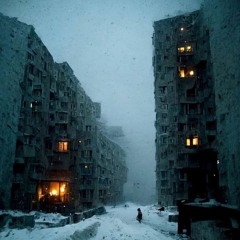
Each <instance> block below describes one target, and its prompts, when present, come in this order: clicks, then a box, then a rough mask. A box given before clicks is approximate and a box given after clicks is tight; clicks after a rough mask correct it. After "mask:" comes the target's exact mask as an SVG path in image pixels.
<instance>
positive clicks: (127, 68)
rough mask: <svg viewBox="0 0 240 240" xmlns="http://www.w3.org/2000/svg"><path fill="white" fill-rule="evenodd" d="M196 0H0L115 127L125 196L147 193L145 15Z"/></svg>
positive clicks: (150, 188) (157, 15)
mask: <svg viewBox="0 0 240 240" xmlns="http://www.w3.org/2000/svg"><path fill="white" fill-rule="evenodd" d="M200 2H201V0H0V12H2V13H3V14H4V15H7V16H10V17H17V18H18V19H19V20H20V21H22V22H25V23H27V24H31V25H33V26H34V27H35V31H36V33H37V34H38V35H39V36H40V38H41V39H42V41H43V43H44V44H45V45H46V47H47V48H48V50H49V51H50V53H51V54H52V56H53V58H54V60H55V61H56V62H63V61H67V62H68V63H69V65H70V66H71V67H72V69H73V71H74V73H75V75H76V77H77V78H78V79H79V80H80V82H81V84H82V86H83V88H84V89H85V91H86V93H87V94H88V95H89V96H90V97H91V99H92V100H93V101H94V102H100V103H101V105H102V116H103V118H104V119H106V121H107V122H108V125H120V126H122V127H123V130H124V133H125V135H126V139H127V142H128V144H129V146H128V148H127V149H125V150H126V152H127V154H128V159H127V163H128V167H129V177H128V178H129V182H128V184H127V185H126V192H127V193H128V195H129V197H130V199H129V200H133V198H136V199H137V200H139V201H140V200H141V199H142V197H143V196H144V197H145V199H149V196H152V195H154V193H155V143H154V140H155V128H154V121H155V113H154V89H153V83H154V78H153V68H152V52H153V46H152V34H153V22H154V21H158V20H160V19H163V18H166V17H168V16H175V15H177V14H181V13H184V12H191V11H193V10H196V9H199V7H200ZM143 192H144V195H143Z"/></svg>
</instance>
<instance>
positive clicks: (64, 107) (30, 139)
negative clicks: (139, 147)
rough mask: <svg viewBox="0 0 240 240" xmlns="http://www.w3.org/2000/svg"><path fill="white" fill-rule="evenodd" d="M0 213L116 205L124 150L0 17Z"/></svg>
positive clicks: (66, 77) (55, 66) (30, 36)
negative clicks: (14, 210)
mask: <svg viewBox="0 0 240 240" xmlns="http://www.w3.org/2000/svg"><path fill="white" fill-rule="evenodd" d="M0 24H1V30H2V34H1V49H0V50H1V51H0V58H1V69H2V71H1V92H2V93H3V94H1V122H2V125H1V141H0V142H1V149H4V150H3V153H2V154H1V158H0V160H1V161H0V163H1V173H0V177H1V178H0V179H1V184H0V191H1V201H0V204H1V206H0V207H1V208H10V207H11V208H13V209H25V210H31V209H41V210H45V211H52V210H57V211H61V212H64V211H70V209H71V210H82V209H86V208H91V207H95V206H97V205H99V204H104V203H116V202H118V201H121V200H122V199H123V185H124V183H125V182H126V178H127V167H126V164H125V153H124V151H123V149H122V148H121V147H120V146H119V145H117V144H115V143H114V142H113V141H111V140H110V139H109V138H107V137H106V136H105V135H104V134H103V133H102V132H101V131H100V128H99V127H98V118H100V115H101V106H100V104H99V103H94V102H92V100H91V99H90V97H89V96H87V94H86V93H85V91H84V90H83V88H82V87H81V84H80V82H79V81H78V79H77V78H76V77H75V76H74V73H73V70H72V69H71V67H70V66H69V65H68V63H66V62H64V63H60V64H59V63H55V62H54V60H53V58H52V56H51V54H50V53H49V51H48V50H47V48H46V46H45V45H44V44H43V43H42V41H41V39H40V38H39V37H38V35H37V34H36V33H35V31H34V28H33V27H32V26H29V25H26V24H24V23H21V22H19V21H17V19H13V18H8V17H5V16H3V15H0Z"/></svg>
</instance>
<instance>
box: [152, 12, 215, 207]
mask: <svg viewBox="0 0 240 240" xmlns="http://www.w3.org/2000/svg"><path fill="white" fill-rule="evenodd" d="M201 18H202V16H201V14H200V13H199V11H196V12H193V13H190V14H185V15H181V16H177V17H173V18H169V19H164V20H160V21H157V22H155V23H154V35H153V45H154V56H153V66H154V77H155V82H154V86H155V106H156V108H155V111H156V122H155V127H156V175H157V192H158V201H159V202H161V204H163V205H176V204H177V201H179V200H183V199H188V200H190V199H192V200H193V199H195V198H215V197H216V195H217V193H218V192H217V191H218V170H217V163H218V162H217V151H216V118H215V96H214V82H213V77H212V67H211V61H210V59H211V53H210V47H209V31H208V29H207V28H206V27H205V26H202V25H201Z"/></svg>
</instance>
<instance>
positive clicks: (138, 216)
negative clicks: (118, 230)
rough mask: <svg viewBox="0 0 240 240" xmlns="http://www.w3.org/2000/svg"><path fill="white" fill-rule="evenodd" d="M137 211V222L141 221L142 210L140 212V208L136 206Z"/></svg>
mask: <svg viewBox="0 0 240 240" xmlns="http://www.w3.org/2000/svg"><path fill="white" fill-rule="evenodd" d="M137 211H138V215H137V218H136V219H137V220H138V221H139V223H141V221H142V212H141V209H140V208H138V209H137Z"/></svg>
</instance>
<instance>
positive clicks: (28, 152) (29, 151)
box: [23, 144, 36, 157]
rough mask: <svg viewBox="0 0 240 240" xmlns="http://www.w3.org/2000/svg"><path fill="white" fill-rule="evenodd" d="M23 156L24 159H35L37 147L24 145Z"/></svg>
mask: <svg viewBox="0 0 240 240" xmlns="http://www.w3.org/2000/svg"><path fill="white" fill-rule="evenodd" d="M23 156H24V157H35V156H36V150H35V146H33V145H26V144H25V145H23Z"/></svg>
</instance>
